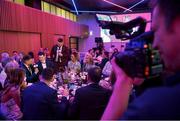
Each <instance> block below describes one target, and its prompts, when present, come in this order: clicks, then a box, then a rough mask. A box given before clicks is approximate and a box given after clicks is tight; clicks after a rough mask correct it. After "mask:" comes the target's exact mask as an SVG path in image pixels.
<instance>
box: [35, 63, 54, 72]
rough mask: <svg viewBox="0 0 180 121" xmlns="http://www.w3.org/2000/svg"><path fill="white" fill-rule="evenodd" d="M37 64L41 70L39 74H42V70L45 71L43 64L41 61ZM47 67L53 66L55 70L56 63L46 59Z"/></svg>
mask: <svg viewBox="0 0 180 121" xmlns="http://www.w3.org/2000/svg"><path fill="white" fill-rule="evenodd" d="M37 65H38V70H39V73H38V74H39V75H40V74H41V73H42V71H43V66H42V63H41V61H38V62H37ZM46 67H47V68H52V69H53V70H54V63H53V62H51V61H50V60H46Z"/></svg>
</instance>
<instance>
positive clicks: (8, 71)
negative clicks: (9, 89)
mask: <svg viewBox="0 0 180 121" xmlns="http://www.w3.org/2000/svg"><path fill="white" fill-rule="evenodd" d="M17 68H19V64H18V63H17V62H16V61H10V62H8V63H7V64H6V66H5V73H6V79H5V81H4V88H6V86H7V85H8V84H9V80H10V76H11V71H12V70H14V69H17Z"/></svg>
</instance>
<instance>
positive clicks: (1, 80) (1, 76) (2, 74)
mask: <svg viewBox="0 0 180 121" xmlns="http://www.w3.org/2000/svg"><path fill="white" fill-rule="evenodd" d="M12 61H13V59H12V58H5V59H2V70H1V72H0V83H1V86H2V88H4V84H5V80H6V78H7V74H6V72H5V66H6V64H7V63H9V62H12Z"/></svg>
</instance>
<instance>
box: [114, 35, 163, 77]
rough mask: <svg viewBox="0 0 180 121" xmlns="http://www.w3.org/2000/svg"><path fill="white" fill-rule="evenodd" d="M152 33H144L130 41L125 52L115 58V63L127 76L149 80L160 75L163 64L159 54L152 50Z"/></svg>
mask: <svg viewBox="0 0 180 121" xmlns="http://www.w3.org/2000/svg"><path fill="white" fill-rule="evenodd" d="M152 42H153V32H146V33H143V34H142V35H140V36H138V37H136V38H134V39H132V40H130V42H129V43H127V45H126V48H125V51H124V52H120V53H118V54H117V55H116V56H115V61H116V63H117V64H118V66H120V67H121V68H122V69H123V70H124V71H125V72H126V74H127V75H128V76H130V77H140V78H151V77H154V76H158V75H160V73H161V72H162V71H163V63H162V60H161V58H160V55H159V52H158V51H157V50H155V49H153V48H152Z"/></svg>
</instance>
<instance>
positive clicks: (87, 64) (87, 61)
mask: <svg viewBox="0 0 180 121" xmlns="http://www.w3.org/2000/svg"><path fill="white" fill-rule="evenodd" d="M94 66H95V65H94V62H93V57H92V55H91V54H90V53H86V55H85V57H84V60H83V64H82V71H85V72H87V71H88V69H90V68H91V67H94Z"/></svg>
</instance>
